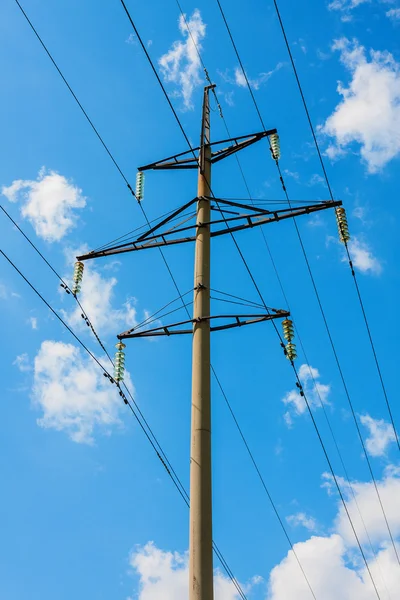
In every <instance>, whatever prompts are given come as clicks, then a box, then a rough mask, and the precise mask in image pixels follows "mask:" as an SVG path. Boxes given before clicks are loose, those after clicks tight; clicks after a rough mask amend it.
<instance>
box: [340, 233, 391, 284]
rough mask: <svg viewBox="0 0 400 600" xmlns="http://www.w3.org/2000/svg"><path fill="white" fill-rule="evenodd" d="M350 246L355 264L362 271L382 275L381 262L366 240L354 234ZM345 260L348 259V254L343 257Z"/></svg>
mask: <svg viewBox="0 0 400 600" xmlns="http://www.w3.org/2000/svg"><path fill="white" fill-rule="evenodd" d="M348 246H349V252H350V256H351V260H352V263H353V266H354V267H355V268H356V269H358V270H359V271H361V273H371V274H373V275H380V274H381V273H382V265H381V263H380V262H379V260H378V259H377V258H376V257H375V256H374V255H373V253H372V250H371V249H370V248H369V246H368V244H366V242H364V241H362V240H360V239H359V238H357V237H356V236H353V237H352V239H351V240H350V241H349V243H348ZM343 261H344V262H345V261H347V255H346V256H345V257H344V258H343Z"/></svg>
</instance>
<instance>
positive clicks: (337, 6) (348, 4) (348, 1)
mask: <svg viewBox="0 0 400 600" xmlns="http://www.w3.org/2000/svg"><path fill="white" fill-rule="evenodd" d="M370 1H371V0H333V2H331V3H330V4H328V9H329V10H337V11H340V12H341V13H342V16H341V20H342V21H344V22H346V21H351V19H352V17H351V11H352V10H353V9H354V8H357V6H360V4H365V3H369V2H370Z"/></svg>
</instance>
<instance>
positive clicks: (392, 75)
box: [321, 38, 400, 173]
mask: <svg viewBox="0 0 400 600" xmlns="http://www.w3.org/2000/svg"><path fill="white" fill-rule="evenodd" d="M333 49H334V50H337V51H339V52H340V60H341V62H342V63H343V65H344V66H345V67H346V69H347V70H348V71H349V72H350V74H351V77H352V78H351V81H350V83H349V87H347V88H346V87H344V86H343V84H342V83H339V84H338V88H337V91H338V93H339V94H340V95H341V96H342V98H343V100H342V101H341V102H340V103H339V104H338V105H337V106H336V108H335V110H334V112H333V113H332V114H331V115H330V117H328V119H327V120H326V122H325V125H324V126H323V127H322V128H321V130H322V131H323V132H324V133H326V134H327V135H329V136H331V137H333V138H334V139H335V143H334V144H333V145H331V146H329V148H328V149H327V154H328V156H330V157H332V158H339V157H340V156H341V155H343V153H344V152H345V148H347V147H348V146H349V145H350V144H353V143H358V144H360V146H361V150H360V154H361V156H362V158H363V159H364V160H365V161H366V164H367V167H368V171H369V172H370V173H375V172H377V171H379V170H380V169H382V168H383V167H384V166H385V165H386V164H387V163H388V162H389V161H390V160H392V159H393V158H394V157H396V156H397V155H398V154H399V152H400V66H399V63H397V62H396V60H395V59H394V58H393V56H392V54H390V53H389V52H377V51H374V50H370V52H369V57H367V55H366V51H365V48H364V47H363V46H361V45H360V44H359V43H358V41H357V40H353V41H352V42H350V41H349V40H348V39H346V38H341V39H340V40H336V41H335V43H334V46H333Z"/></svg>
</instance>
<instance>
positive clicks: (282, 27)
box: [217, 0, 400, 451]
mask: <svg viewBox="0 0 400 600" xmlns="http://www.w3.org/2000/svg"><path fill="white" fill-rule="evenodd" d="M217 1H219V0H217ZM273 3H274V7H275V11H276V14H277V17H278V21H279V25H280V28H281V31H282V35H283V38H284V41H285V46H286V49H287V51H288V54H289V59H290V63H291V65H292V69H293V73H294V76H295V79H296V83H297V87H298V89H299V93H300V96H301V101H302V104H303V107H304V111H305V113H306V117H307V121H308V124H309V126H310V131H311V135H312V138H313V141H314V145H315V148H316V151H317V154H318V158H319V162H320V164H321V169H322V172H323V175H324V179H325V182H326V186H327V188H328V191H329V195H330V197H331V199H332V200H333V199H334V196H333V192H332V187H331V184H330V181H329V177H328V172H327V170H326V167H325V162H324V159H323V157H322V152H321V149H320V146H319V143H318V138H317V136H316V133H315V129H314V125H313V122H312V119H311V115H310V111H309V109H308V105H307V101H306V98H305V95H304V91H303V86H302V84H301V81H300V77H299V74H298V71H297V67H296V63H295V61H294V58H293V54H292V50H291V48H290V44H289V40H288V38H287V35H286V29H285V26H284V23H283V20H282V16H281V12H280V9H279V5H278V2H277V0H273ZM344 245H345V248H346V254H347V258H348V263H349V266H350V270H351V274H352V276H353V280H354V285H355V288H356V293H357V297H358V300H359V303H360V308H361V312H362V316H363V319H364V323H365V327H366V330H367V334H368V339H369V342H370V345H371V349H372V353H373V357H374V362H375V366H376V369H377V373H378V377H379V381H380V384H381V388H382V392H383V395H384V398H385V403H386V407H387V409H388V413H389V417H390V422H391V424H392V427H393V432H394V434H395V438H396V443H397V447H398V449H399V451H400V440H399V435H398V433H397V428H396V425H395V421H394V417H393V411H392V408H391V404H390V401H389V397H388V394H387V390H386V386H385V382H384V380H383V375H382V369H381V366H380V362H379V359H378V355H377V352H376V348H375V343H374V340H373V338H372V333H371V328H370V325H369V320H368V317H367V314H366V311H365V306H364V301H363V298H362V296H361V290H360V287H359V284H358V279H357V276H356V273H355V270H354V268H353V262H352V259H351V253H350V251H349V247H348V243H347V241H344Z"/></svg>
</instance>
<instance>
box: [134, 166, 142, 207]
mask: <svg viewBox="0 0 400 600" xmlns="http://www.w3.org/2000/svg"><path fill="white" fill-rule="evenodd" d="M143 192H144V173H143V172H142V171H138V172H137V173H136V194H135V195H136V199H137V200H138V202H140V201H141V200H143V196H144V193H143Z"/></svg>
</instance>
